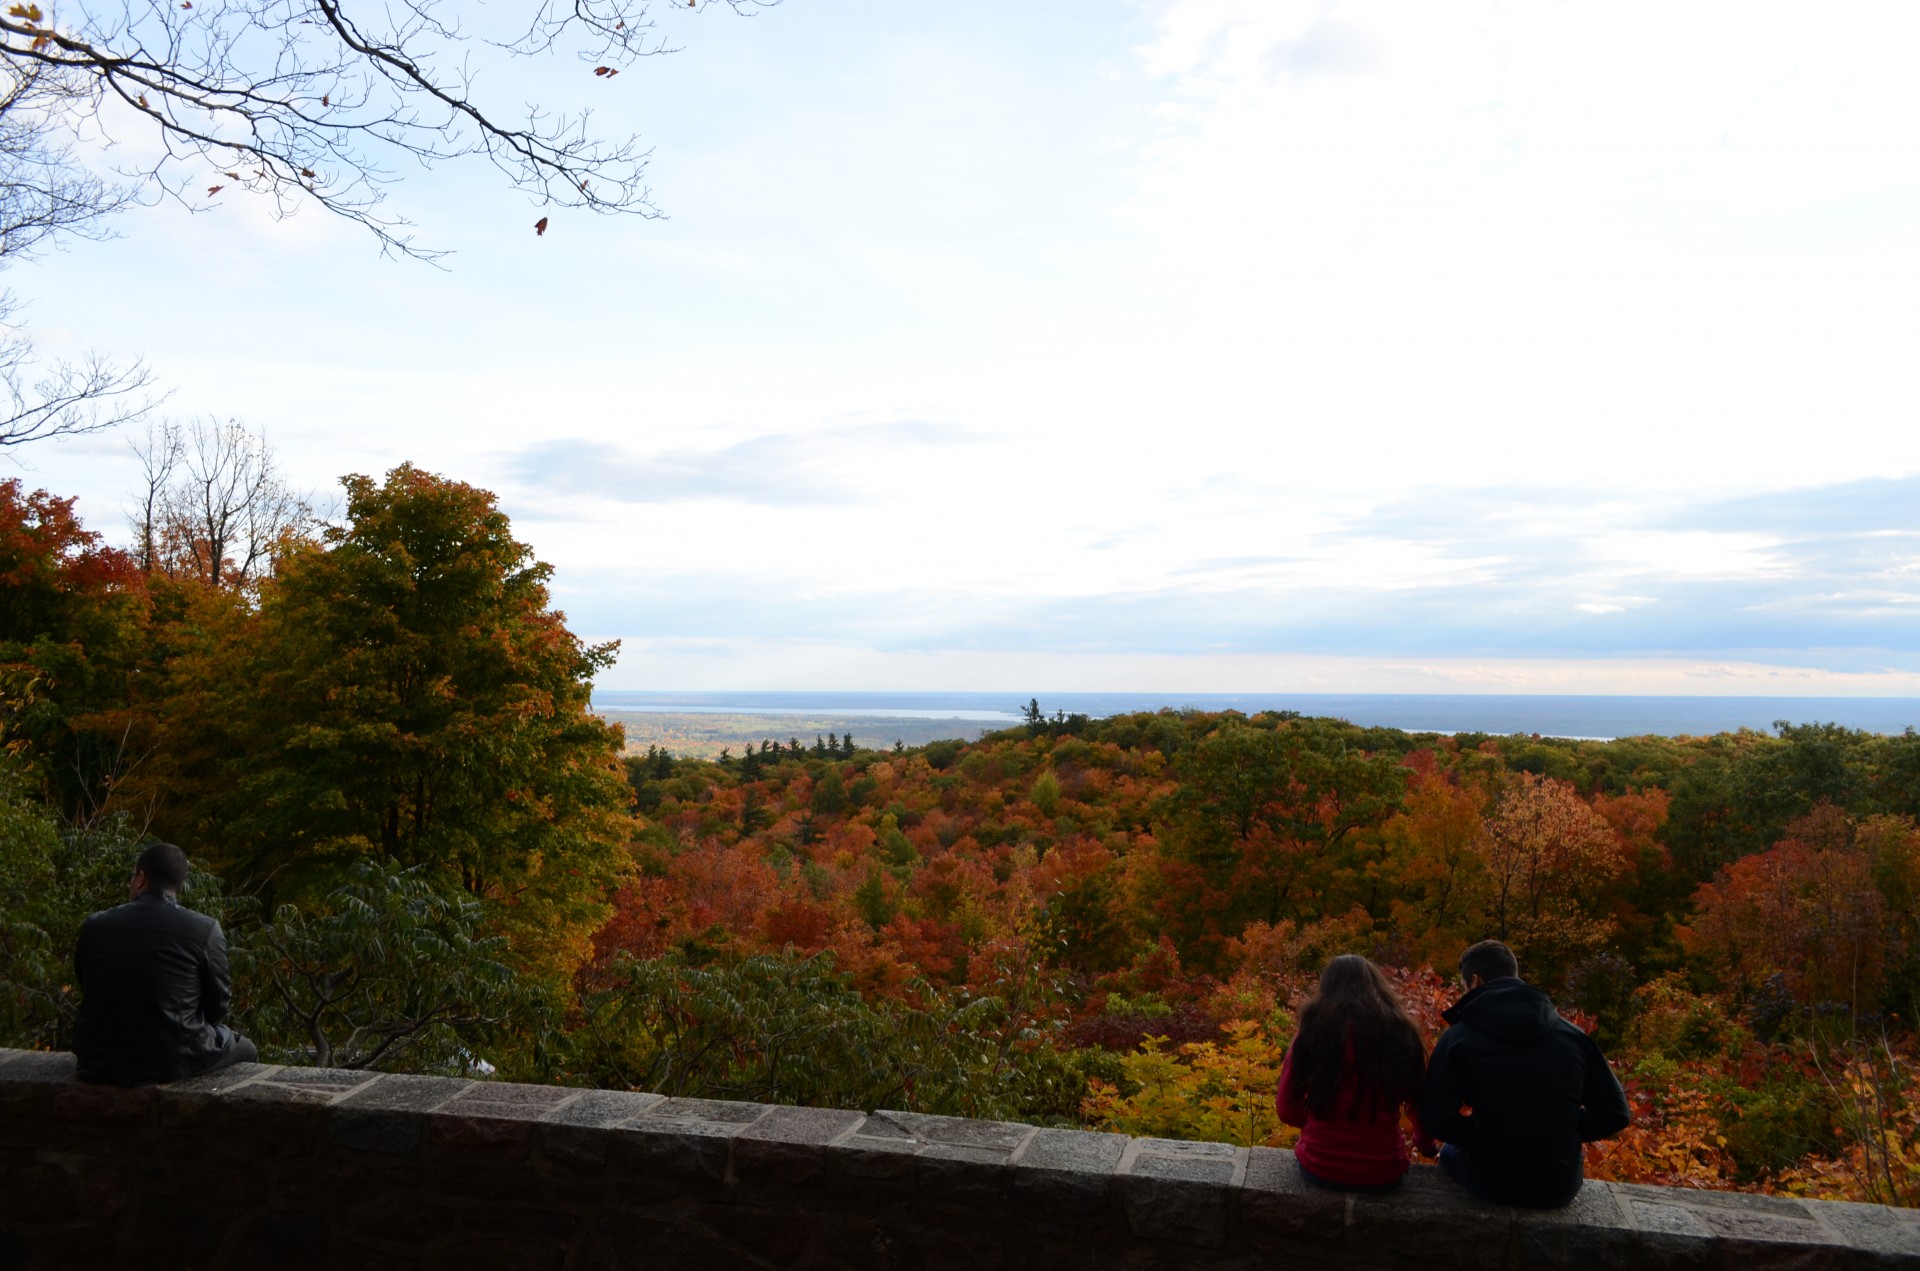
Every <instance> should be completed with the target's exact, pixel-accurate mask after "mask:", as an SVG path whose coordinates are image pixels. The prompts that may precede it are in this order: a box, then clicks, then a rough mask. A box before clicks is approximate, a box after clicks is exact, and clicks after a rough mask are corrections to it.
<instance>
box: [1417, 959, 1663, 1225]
mask: <svg viewBox="0 0 1920 1271" xmlns="http://www.w3.org/2000/svg"><path fill="white" fill-rule="evenodd" d="M1460 979H1461V980H1462V982H1463V983H1465V985H1466V987H1467V994H1466V996H1465V997H1462V998H1461V999H1460V1000H1459V1001H1458V1002H1456V1003H1454V1005H1453V1006H1452V1007H1450V1008H1449V1009H1448V1010H1446V1011H1445V1012H1443V1013H1442V1016H1443V1018H1444V1019H1445V1020H1446V1021H1447V1024H1448V1026H1449V1027H1448V1028H1447V1031H1446V1032H1444V1033H1442V1034H1441V1035H1440V1041H1439V1042H1438V1043H1437V1044H1436V1045H1435V1046H1434V1048H1433V1055H1432V1057H1431V1058H1430V1059H1429V1060H1428V1061H1427V1077H1426V1081H1425V1083H1424V1084H1423V1085H1422V1086H1421V1091H1420V1122H1421V1124H1422V1125H1423V1126H1425V1127H1426V1129H1427V1131H1428V1132H1429V1133H1430V1134H1432V1135H1433V1137H1435V1138H1436V1139H1439V1140H1441V1141H1442V1142H1443V1143H1445V1144H1446V1146H1445V1147H1443V1148H1441V1149H1440V1164H1441V1165H1443V1166H1445V1167H1446V1170H1447V1172H1448V1173H1449V1174H1451V1175H1453V1177H1454V1178H1455V1179H1456V1180H1458V1181H1459V1183H1460V1184H1461V1186H1463V1187H1465V1188H1466V1189H1467V1190H1468V1191H1470V1192H1472V1193H1473V1194H1474V1195H1476V1196H1479V1197H1481V1198H1482V1199H1484V1200H1490V1201H1494V1202H1496V1203H1498V1204H1502V1205H1524V1206H1528V1207H1530V1208H1535V1209H1554V1208H1557V1207H1559V1206H1561V1205H1565V1204H1568V1203H1570V1202H1571V1201H1572V1200H1573V1198H1574V1197H1575V1196H1576V1195H1578V1194H1579V1192H1580V1183H1581V1180H1582V1178H1583V1177H1584V1175H1583V1172H1582V1170H1581V1163H1580V1158H1581V1147H1580V1145H1581V1144H1583V1143H1590V1142H1592V1141H1594V1140H1595V1139H1604V1138H1611V1137H1612V1136H1613V1135H1616V1134H1618V1133H1620V1131H1622V1130H1624V1129H1626V1128H1627V1122H1628V1120H1629V1119H1630V1114H1629V1112H1628V1110H1627V1096H1626V1092H1625V1091H1624V1090H1622V1089H1621V1088H1620V1082H1619V1080H1618V1079H1617V1078H1615V1077H1614V1075H1613V1069H1611V1068H1609V1067H1608V1066H1607V1057H1606V1056H1605V1055H1603V1054H1601V1053H1600V1047H1599V1046H1598V1045H1597V1044H1595V1042H1594V1040H1593V1039H1592V1038H1591V1037H1589V1036H1587V1035H1586V1034H1585V1033H1584V1032H1582V1031H1581V1030H1580V1029H1578V1028H1576V1027H1575V1026H1574V1025H1572V1024H1570V1023H1568V1022H1567V1021H1566V1020H1564V1019H1562V1018H1560V1013H1559V1012H1558V1011H1556V1010H1554V1008H1553V1002H1552V1001H1551V1000H1550V999H1549V998H1548V997H1547V995H1546V994H1545V993H1542V992H1541V991H1540V990H1539V989H1536V988H1534V987H1533V986H1532V985H1530V984H1526V983H1523V982H1522V981H1521V979H1520V964H1519V962H1518V961H1517V960H1516V959H1515V958H1514V956H1513V951H1512V950H1511V949H1509V948H1507V946H1506V945H1504V944H1501V943H1500V942H1499V941H1497V940H1483V941H1481V942H1480V943H1479V944H1476V945H1474V946H1473V947H1472V948H1471V949H1468V950H1467V951H1466V952H1465V953H1463V954H1461V955H1460Z"/></svg>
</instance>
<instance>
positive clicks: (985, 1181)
mask: <svg viewBox="0 0 1920 1271" xmlns="http://www.w3.org/2000/svg"><path fill="white" fill-rule="evenodd" d="M1012 1158H1013V1153H1012V1152H1010V1151H1006V1150H1003V1149H999V1148H990V1147H969V1146H966V1145H964V1144H959V1143H929V1144H927V1145H926V1146H924V1147H922V1148H921V1149H920V1154H919V1155H918V1156H916V1157H915V1158H914V1168H915V1174H916V1179H917V1181H916V1185H915V1189H916V1191H917V1192H918V1194H919V1195H920V1196H921V1197H922V1198H923V1199H929V1200H936V1201H938V1202H939V1203H941V1204H948V1205H971V1206H982V1207H987V1208H992V1207H997V1206H999V1205H1002V1204H1004V1203H1005V1202H1006V1197H1007V1189H1008V1185H1009V1184H1010V1183H1011V1181H1012V1177H1013V1171H1012V1169H1011V1168H1010V1162H1011V1160H1012Z"/></svg>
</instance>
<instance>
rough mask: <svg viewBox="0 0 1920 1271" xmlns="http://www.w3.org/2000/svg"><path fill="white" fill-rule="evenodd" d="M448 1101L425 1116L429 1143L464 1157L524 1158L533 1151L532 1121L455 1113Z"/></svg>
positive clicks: (429, 1145)
mask: <svg viewBox="0 0 1920 1271" xmlns="http://www.w3.org/2000/svg"><path fill="white" fill-rule="evenodd" d="M453 1106H454V1105H452V1104H449V1105H447V1107H446V1108H444V1109H443V1110H441V1111H439V1112H436V1113H434V1114H433V1115H432V1116H429V1117H427V1118H426V1122H427V1139H426V1143H427V1147H428V1148H430V1149H431V1150H433V1151H434V1152H436V1153H449V1152H450V1153H455V1154H458V1155H459V1156H460V1157H461V1158H462V1159H468V1160H471V1159H485V1160H489V1161H505V1160H516V1161H517V1160H523V1159H525V1158H526V1157H527V1156H528V1155H529V1154H530V1153H531V1152H532V1151H533V1122H532V1121H531V1120H509V1119H506V1118H503V1117H492V1116H468V1115H464V1114H460V1113H455V1112H453V1111H452V1110H451V1109H452V1108H453Z"/></svg>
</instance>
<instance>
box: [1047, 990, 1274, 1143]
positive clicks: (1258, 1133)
mask: <svg viewBox="0 0 1920 1271" xmlns="http://www.w3.org/2000/svg"><path fill="white" fill-rule="evenodd" d="M1224 1031H1225V1033H1226V1037H1225V1038H1224V1039H1223V1040H1221V1041H1218V1042H1188V1043H1186V1044H1185V1045H1183V1046H1181V1047H1180V1048H1179V1049H1178V1050H1177V1051H1174V1052H1171V1053H1169V1051H1168V1050H1167V1039H1166V1038H1165V1037H1149V1038H1147V1039H1146V1040H1145V1041H1143V1042H1141V1043H1140V1049H1139V1051H1137V1052H1136V1053H1134V1054H1131V1055H1127V1056H1124V1057H1123V1058H1122V1059H1121V1060H1120V1066H1121V1068H1122V1069H1123V1070H1125V1072H1126V1075H1127V1079H1128V1081H1129V1082H1130V1083H1133V1084H1135V1085H1137V1086H1138V1087H1139V1088H1138V1089H1137V1090H1136V1091H1135V1092H1134V1093H1133V1094H1130V1095H1122V1094H1121V1093H1120V1091H1119V1089H1118V1088H1116V1087H1115V1086H1112V1085H1110V1084H1108V1083H1107V1082H1104V1081H1097V1080H1096V1081H1092V1082H1089V1083H1088V1084H1089V1085H1090V1086H1091V1088H1092V1090H1093V1093H1092V1094H1091V1095H1089V1096H1088V1097H1087V1100H1086V1102H1085V1103H1083V1104H1081V1107H1080V1111H1081V1114H1082V1115H1083V1116H1085V1117H1086V1118H1087V1121H1088V1122H1089V1123H1090V1124H1093V1125H1096V1126H1098V1127H1100V1128H1101V1129H1106V1130H1113V1131H1117V1132H1119V1133H1121V1134H1131V1135H1135V1136H1139V1137H1146V1138H1159V1139H1198V1140H1205V1141H1209V1142H1218V1143H1238V1144H1240V1145H1242V1146H1243V1147H1255V1146H1261V1147H1287V1146H1290V1145H1291V1144H1292V1143H1293V1141H1294V1140H1295V1139H1296V1138H1298V1137H1299V1132H1298V1131H1297V1130H1294V1129H1293V1128H1291V1127H1289V1126H1284V1125H1281V1124H1280V1118H1279V1116H1278V1114H1277V1113H1276V1112H1275V1111H1274V1106H1273V1096H1274V1091H1275V1089H1276V1088H1277V1087H1278V1086H1279V1084H1280V1064H1281V1061H1282V1060H1283V1059H1285V1058H1286V1048H1285V1047H1284V1046H1283V1045H1282V1044H1281V1043H1280V1042H1279V1041H1277V1040H1276V1039H1275V1038H1273V1037H1271V1036H1269V1034H1268V1030H1267V1028H1266V1027H1265V1026H1263V1025H1261V1024H1258V1023H1255V1022H1254V1021H1252V1020H1244V1019H1241V1020H1233V1021H1231V1022H1229V1023H1228V1024H1226V1025H1225V1026H1224Z"/></svg>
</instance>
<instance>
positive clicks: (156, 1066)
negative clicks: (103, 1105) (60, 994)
mask: <svg viewBox="0 0 1920 1271" xmlns="http://www.w3.org/2000/svg"><path fill="white" fill-rule="evenodd" d="M73 961H74V969H75V971H76V972H77V974H78V976H79V981H80V992H81V995H82V996H81V1002H80V1018H79V1021H78V1022H77V1024H76V1025H75V1027H74V1047H73V1048H74V1052H75V1054H76V1055H77V1056H78V1058H79V1064H80V1077H81V1079H82V1080H85V1081H102V1082H111V1083H113V1084H116V1085H143V1084H146V1083H149V1082H156V1081H175V1080H178V1079H180V1078H182V1077H189V1076H192V1075H194V1074H196V1073H200V1072H204V1071H206V1070H207V1069H208V1068H210V1067H213V1066H214V1065H215V1064H217V1063H218V1062H219V1060H220V1058H221V1056H222V1055H223V1053H224V1052H225V1051H226V1050H227V1048H228V1046H229V1045H230V1044H231V1040H232V1034H231V1033H230V1032H229V1031H228V1030H225V1029H221V1028H219V1027H217V1025H218V1024H219V1023H220V1021H221V1020H222V1019H224V1018H226V1014H227V1002H228V998H229V996H230V988H229V980H228V972H227V948H226V939H225V937H224V936H223V935H222V933H221V931H220V924H219V923H217V922H215V921H214V920H213V919H212V918H209V917H208V916H206V915H205V914H199V913H195V912H193V911H192V910H190V909H182V908H181V907H180V906H179V905H178V904H177V903H175V902H174V900H173V899H172V898H171V897H169V896H166V895H164V894H162V893H161V892H158V891H148V892H146V893H144V894H142V895H141V896H139V897H138V898H136V899H134V900H132V901H130V902H128V903H127V904H124V905H120V906H118V907H117V908H114V909H108V910H104V911H102V912H100V913H97V914H94V915H93V916H92V917H90V918H88V919H87V920H86V922H85V923H83V924H82V925H81V927H80V939H79V942H78V944H76V945H75V947H74V954H73Z"/></svg>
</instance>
